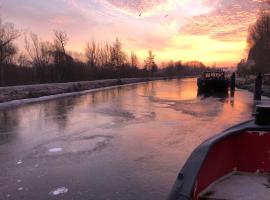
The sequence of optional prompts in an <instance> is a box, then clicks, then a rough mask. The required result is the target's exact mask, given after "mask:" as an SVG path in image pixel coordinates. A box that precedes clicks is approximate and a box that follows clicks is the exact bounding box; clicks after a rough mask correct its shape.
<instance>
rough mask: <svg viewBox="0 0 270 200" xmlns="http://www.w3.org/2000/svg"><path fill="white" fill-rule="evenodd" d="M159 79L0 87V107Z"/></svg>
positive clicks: (127, 79)
mask: <svg viewBox="0 0 270 200" xmlns="http://www.w3.org/2000/svg"><path fill="white" fill-rule="evenodd" d="M160 79H163V78H151V79H149V78H126V79H120V80H118V79H108V80H98V81H84V82H72V83H50V84H40V85H25V86H11V87H2V88H1V87H0V108H3V107H10V106H17V105H21V104H26V103H33V102H39V101H46V100H51V99H56V98H62V97H68V96H74V95H83V94H86V93H89V92H93V91H97V90H101V89H110V88H115V87H118V86H119V85H128V84H134V83H140V82H147V81H151V80H160Z"/></svg>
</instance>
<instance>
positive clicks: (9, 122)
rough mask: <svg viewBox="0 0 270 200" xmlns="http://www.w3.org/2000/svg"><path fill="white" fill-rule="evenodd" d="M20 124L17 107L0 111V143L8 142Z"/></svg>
mask: <svg viewBox="0 0 270 200" xmlns="http://www.w3.org/2000/svg"><path fill="white" fill-rule="evenodd" d="M18 125H19V117H18V112H17V110H15V109H9V110H2V111H0V144H1V143H6V142H7V141H8V140H10V139H11V138H13V137H14V136H15V135H16V134H15V132H16V129H17V128H18Z"/></svg>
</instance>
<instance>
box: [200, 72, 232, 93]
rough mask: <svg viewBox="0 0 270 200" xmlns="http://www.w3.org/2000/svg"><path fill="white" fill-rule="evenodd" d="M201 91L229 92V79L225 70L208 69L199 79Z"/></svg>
mask: <svg viewBox="0 0 270 200" xmlns="http://www.w3.org/2000/svg"><path fill="white" fill-rule="evenodd" d="M197 85H198V91H199V93H227V92H228V88H229V80H228V79H227V78H226V76H225V72H223V71H206V72H204V73H203V74H202V75H201V77H199V78H198V79H197Z"/></svg>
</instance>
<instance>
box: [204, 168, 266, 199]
mask: <svg viewBox="0 0 270 200" xmlns="http://www.w3.org/2000/svg"><path fill="white" fill-rule="evenodd" d="M199 199H200V200H257V199H260V200H269V199H270V182H269V174H247V173H238V172H237V173H233V174H230V175H227V176H225V177H223V178H221V179H219V180H218V181H216V182H215V183H213V184H212V185H210V186H209V187H208V188H207V189H206V190H204V191H203V192H202V193H201V195H200V198H199Z"/></svg>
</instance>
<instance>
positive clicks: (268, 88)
mask: <svg viewBox="0 0 270 200" xmlns="http://www.w3.org/2000/svg"><path fill="white" fill-rule="evenodd" d="M236 87H237V88H239V89H244V90H248V91H250V92H254V88H255V79H246V78H237V79H236ZM262 95H263V96H266V97H270V85H266V84H263V87H262Z"/></svg>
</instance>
